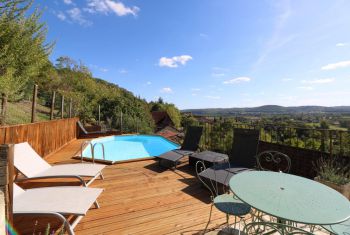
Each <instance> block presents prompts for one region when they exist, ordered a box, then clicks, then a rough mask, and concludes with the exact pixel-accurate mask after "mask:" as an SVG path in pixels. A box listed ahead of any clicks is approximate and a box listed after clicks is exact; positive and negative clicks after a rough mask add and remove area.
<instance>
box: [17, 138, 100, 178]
mask: <svg viewBox="0 0 350 235" xmlns="http://www.w3.org/2000/svg"><path fill="white" fill-rule="evenodd" d="M14 156H15V157H14V165H15V167H16V168H17V169H18V170H19V171H20V172H21V173H22V174H24V175H25V176H26V177H28V178H35V177H46V176H49V177H50V176H65V175H79V176H83V177H84V176H86V177H94V176H96V175H97V174H98V173H100V172H101V171H102V169H103V168H104V167H105V165H102V164H89V163H84V164H83V163H77V164H62V165H54V166H51V165H50V164H48V163H47V162H46V161H45V160H44V159H42V158H41V157H40V156H39V155H38V154H37V153H36V152H35V151H34V149H33V148H32V147H31V146H30V145H29V144H28V143H27V142H24V143H20V144H15V147H14Z"/></svg>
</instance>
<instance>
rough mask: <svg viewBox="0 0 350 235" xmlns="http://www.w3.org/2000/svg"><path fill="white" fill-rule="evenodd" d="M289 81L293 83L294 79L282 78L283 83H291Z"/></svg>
mask: <svg viewBox="0 0 350 235" xmlns="http://www.w3.org/2000/svg"><path fill="white" fill-rule="evenodd" d="M289 81H293V79H291V78H282V82H289Z"/></svg>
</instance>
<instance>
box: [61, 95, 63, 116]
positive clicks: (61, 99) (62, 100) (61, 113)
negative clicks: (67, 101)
mask: <svg viewBox="0 0 350 235" xmlns="http://www.w3.org/2000/svg"><path fill="white" fill-rule="evenodd" d="M61 118H62V119H63V118H64V95H62V99H61Z"/></svg>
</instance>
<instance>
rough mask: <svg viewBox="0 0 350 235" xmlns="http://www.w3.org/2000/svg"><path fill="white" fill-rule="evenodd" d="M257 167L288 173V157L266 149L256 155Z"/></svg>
mask: <svg viewBox="0 0 350 235" xmlns="http://www.w3.org/2000/svg"><path fill="white" fill-rule="evenodd" d="M256 163H257V168H258V169H259V170H262V171H277V172H283V173H289V171H290V167H291V160H290V158H289V157H288V156H287V155H286V154H284V153H281V152H278V151H274V150H268V151H264V152H261V153H259V154H258V155H257V156H256Z"/></svg>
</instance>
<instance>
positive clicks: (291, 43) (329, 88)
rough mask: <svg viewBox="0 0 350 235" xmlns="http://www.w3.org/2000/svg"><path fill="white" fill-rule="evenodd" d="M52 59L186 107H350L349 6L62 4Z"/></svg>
mask: <svg viewBox="0 0 350 235" xmlns="http://www.w3.org/2000/svg"><path fill="white" fill-rule="evenodd" d="M35 4H36V5H39V6H40V7H42V8H45V12H44V15H43V18H42V20H43V21H46V22H47V24H48V28H49V31H48V40H49V41H56V46H55V49H54V51H53V53H52V55H51V59H52V60H55V59H56V58H58V57H59V56H62V55H67V56H70V57H72V58H73V59H76V60H82V61H83V62H84V63H85V64H86V65H87V66H89V68H90V69H91V71H92V72H93V75H94V76H95V77H99V78H102V79H105V80H107V81H109V82H112V83H115V84H118V85H120V86H121V87H124V88H126V89H128V90H130V91H132V92H133V93H134V94H135V95H140V96H141V97H143V98H146V100H148V101H150V100H155V99H157V97H159V96H161V97H163V99H164V100H165V101H167V102H172V103H174V104H175V105H177V106H178V107H179V108H181V109H184V108H208V107H222V108H225V107H251V106H260V105H265V104H277V105H285V106H296V105H325V106H333V105H350V98H349V97H350V14H349V12H350V1H346V0H344V1H336V0H329V1H326V0H314V1H313V0H309V1H304V0H294V1H283V0H278V1H277V0H276V1H272V0H266V1H263V0H262V1H258V0H256V1H253V0H252V1H245V0H241V1H239V0H237V1H233V0H210V1H209V0H177V1H170V0H167V1H165V0H152V1H145V0H144V1H139V0H122V1H117V0H80V1H77V0H76V1H75V0H55V1H39V0H37V1H35Z"/></svg>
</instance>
